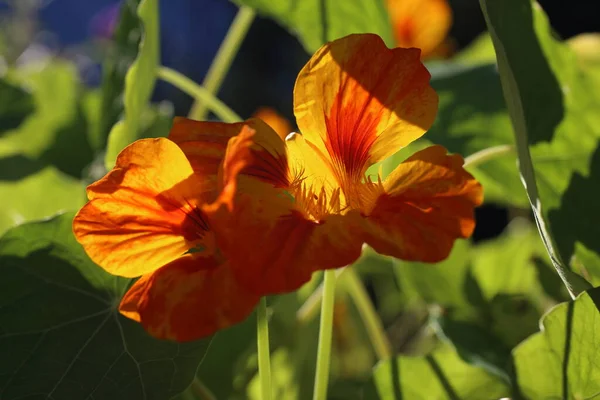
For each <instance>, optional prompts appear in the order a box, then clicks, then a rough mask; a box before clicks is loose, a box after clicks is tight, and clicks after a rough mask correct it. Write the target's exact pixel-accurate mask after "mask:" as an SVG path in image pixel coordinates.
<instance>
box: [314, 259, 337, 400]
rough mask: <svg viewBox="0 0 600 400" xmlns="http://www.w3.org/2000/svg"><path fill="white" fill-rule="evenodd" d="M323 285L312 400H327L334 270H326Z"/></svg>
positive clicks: (333, 300)
mask: <svg viewBox="0 0 600 400" xmlns="http://www.w3.org/2000/svg"><path fill="white" fill-rule="evenodd" d="M323 275H324V283H323V303H322V304H321V322H320V327H319V347H318V349H317V370H316V373H315V388H314V392H313V400H326V399H327V386H328V385H329V365H330V362H331V340H332V334H333V304H334V302H335V281H336V274H335V270H331V269H330V270H327V271H325V273H324V274H323Z"/></svg>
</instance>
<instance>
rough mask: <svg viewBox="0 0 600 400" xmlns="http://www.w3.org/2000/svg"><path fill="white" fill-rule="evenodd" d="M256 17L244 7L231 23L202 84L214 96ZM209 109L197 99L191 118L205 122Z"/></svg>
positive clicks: (191, 110) (191, 111) (190, 114)
mask: <svg viewBox="0 0 600 400" xmlns="http://www.w3.org/2000/svg"><path fill="white" fill-rule="evenodd" d="M255 15H256V13H255V12H254V10H253V9H252V8H250V7H247V6H242V7H240V10H239V11H238V13H237V15H236V16H235V19H234V20H233V22H232V23H231V26H230V27H229V31H228V32H227V35H226V36H225V39H224V40H223V43H221V47H219V51H218V52H217V55H216V56H215V58H214V59H213V62H212V64H211V66H210V68H209V69H208V72H207V73H206V77H205V78H204V81H203V82H202V86H204V87H205V88H206V90H208V92H209V93H210V94H212V95H213V96H215V95H216V94H217V92H218V91H219V88H220V87H221V84H222V83H223V79H225V75H227V72H228V71H229V68H230V67H231V63H232V62H233V59H234V58H235V55H236V54H237V52H238V50H239V48H240V46H241V45H242V42H243V41H244V38H245V37H246V33H247V32H248V29H249V28H250V25H252V21H253V20H254V16H255ZM208 109H209V107H208V104H207V103H206V102H205V101H204V99H197V100H196V101H195V102H194V104H193V105H192V108H191V109H190V113H189V117H190V118H192V119H195V120H198V121H203V120H205V119H206V114H207V113H208Z"/></svg>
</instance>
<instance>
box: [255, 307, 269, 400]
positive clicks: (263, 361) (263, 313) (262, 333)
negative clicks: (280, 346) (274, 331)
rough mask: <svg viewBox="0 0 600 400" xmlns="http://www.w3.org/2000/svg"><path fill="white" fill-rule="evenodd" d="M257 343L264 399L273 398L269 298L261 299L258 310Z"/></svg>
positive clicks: (259, 372) (259, 373)
mask: <svg viewBox="0 0 600 400" xmlns="http://www.w3.org/2000/svg"><path fill="white" fill-rule="evenodd" d="M256 343H257V346H258V375H259V378H260V387H261V393H262V397H261V399H262V400H271V360H270V357H271V354H270V353H271V352H270V349H269V319H268V317H267V298H266V297H263V298H261V299H260V303H259V304H258V309H257V312H256Z"/></svg>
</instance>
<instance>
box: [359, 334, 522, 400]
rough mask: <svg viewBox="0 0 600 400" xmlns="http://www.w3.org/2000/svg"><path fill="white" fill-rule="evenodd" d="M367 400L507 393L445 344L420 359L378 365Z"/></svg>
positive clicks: (472, 398)
mask: <svg viewBox="0 0 600 400" xmlns="http://www.w3.org/2000/svg"><path fill="white" fill-rule="evenodd" d="M373 386H374V389H370V394H369V395H367V396H366V398H368V399H380V400H388V399H389V400H393V399H415V400H420V399H423V400H446V399H448V400H454V399H462V400H479V399H498V398H501V397H507V396H508V395H509V394H510V389H509V388H508V386H507V385H506V384H505V383H504V382H502V380H501V379H500V378H498V377H497V376H494V375H491V374H490V373H488V372H487V371H485V370H484V369H482V368H478V367H475V366H472V365H469V364H468V363H466V362H464V361H463V360H462V359H461V358H460V357H459V355H458V354H457V353H456V351H455V350H454V349H453V348H452V347H451V346H448V345H444V346H441V347H440V348H438V349H436V350H435V351H433V352H432V353H430V354H428V355H426V356H422V357H407V356H404V357H402V356H401V357H396V358H395V359H393V360H389V361H385V362H382V363H380V364H379V365H377V367H375V369H374V372H373Z"/></svg>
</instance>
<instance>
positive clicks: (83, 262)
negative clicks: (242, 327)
mask: <svg viewBox="0 0 600 400" xmlns="http://www.w3.org/2000/svg"><path fill="white" fill-rule="evenodd" d="M72 219H73V214H64V215H61V216H58V217H55V218H53V219H51V220H47V221H44V222H37V223H30V224H26V225H22V226H19V227H17V228H14V229H12V230H10V231H9V232H8V233H6V235H4V237H2V239H0V274H1V275H2V280H1V281H0V321H1V322H0V398H2V399H6V400H16V399H24V398H31V399H33V398H40V399H41V398H44V399H54V400H62V399H64V400H77V399H82V400H83V399H91V398H93V399H107V400H108V399H123V400H125V399H126V400H134V399H156V400H163V399H168V398H170V397H172V396H174V395H176V394H178V393H180V392H181V391H183V390H184V389H185V388H186V387H187V386H188V385H189V384H190V382H191V381H192V379H193V376H194V373H195V372H196V368H197V367H198V364H199V363H200V361H201V360H202V357H203V356H204V354H205V352H206V349H207V346H208V343H209V340H202V341H197V342H191V343H185V344H178V343H174V342H168V341H161V340H156V339H154V338H152V337H150V336H149V335H148V334H146V333H145V331H144V330H143V329H142V327H141V326H140V325H139V324H137V323H135V322H133V321H130V320H128V319H126V318H125V317H123V316H121V315H120V314H119V313H118V312H117V308H116V307H117V305H118V303H119V301H120V298H121V296H122V294H123V292H124V290H125V289H126V288H127V287H128V285H129V284H130V280H129V279H124V278H119V277H115V276H112V275H109V274H107V273H106V272H104V271H103V270H102V269H101V268H100V267H98V266H96V265H95V264H94V263H92V262H91V261H90V260H89V258H87V256H86V255H85V253H84V252H83V249H82V248H81V246H79V244H78V243H77V242H76V241H75V239H74V237H73V234H72V233H71V221H72Z"/></svg>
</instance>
